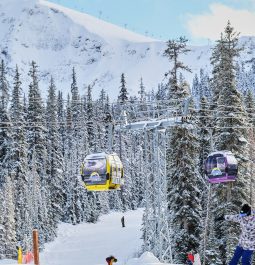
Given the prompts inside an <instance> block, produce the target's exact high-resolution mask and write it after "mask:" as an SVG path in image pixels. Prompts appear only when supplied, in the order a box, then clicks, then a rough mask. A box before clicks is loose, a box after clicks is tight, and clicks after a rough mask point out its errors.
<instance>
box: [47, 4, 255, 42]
mask: <svg viewBox="0 0 255 265" xmlns="http://www.w3.org/2000/svg"><path fill="white" fill-rule="evenodd" d="M49 1H51V2H54V3H57V4H60V5H63V6H66V7H69V8H72V9H75V10H78V11H81V12H85V13H87V14H90V15H93V16H95V17H98V18H101V19H103V20H105V21H108V22H111V23H113V24H116V25H119V26H122V27H126V28H127V29H129V30H132V31H135V32H137V33H141V34H143V35H148V36H152V37H154V38H157V39H162V40H168V39H172V38H177V37H179V36H181V35H182V36H186V37H187V38H188V39H189V40H190V41H191V43H193V44H200V43H201V44H202V43H203V44H204V43H206V42H208V41H212V40H215V39H217V36H219V35H220V32H221V31H222V30H223V29H224V26H225V25H226V23H227V20H228V19H230V21H231V23H232V24H233V26H234V27H235V28H236V29H237V31H239V32H241V33H242V35H254V36H255V27H254V26H253V25H255V0H221V1H213V0H49Z"/></svg>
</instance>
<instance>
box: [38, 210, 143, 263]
mask: <svg viewBox="0 0 255 265" xmlns="http://www.w3.org/2000/svg"><path fill="white" fill-rule="evenodd" d="M123 215H124V216H125V225H126V227H124V228H122V225H121V217H122V216H123ZM142 215H143V209H138V210H136V211H128V212H125V213H120V212H119V213H118V212H117V213H116V212H113V213H110V214H109V215H103V216H101V217H100V219H99V221H98V222H97V223H96V224H90V223H82V224H79V225H75V226H74V225H71V224H65V223H62V224H60V225H59V229H58V236H57V238H56V239H55V240H54V241H53V242H51V243H47V244H46V245H45V249H44V250H43V252H41V253H40V264H41V265H70V264H73V265H105V264H106V262H105V258H106V257H107V256H109V255H114V256H115V257H116V258H117V259H118V262H117V263H115V264H116V265H123V264H125V263H126V262H127V261H128V260H129V259H131V258H132V257H134V255H135V254H136V253H137V252H138V251H139V250H140V249H141V245H142V240H141V236H142V232H141V226H142Z"/></svg>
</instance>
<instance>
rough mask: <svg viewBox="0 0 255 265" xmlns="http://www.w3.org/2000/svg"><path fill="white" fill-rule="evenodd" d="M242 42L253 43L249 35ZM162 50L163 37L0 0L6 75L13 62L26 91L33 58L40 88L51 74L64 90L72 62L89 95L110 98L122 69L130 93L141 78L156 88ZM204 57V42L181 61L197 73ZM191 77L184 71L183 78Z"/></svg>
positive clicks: (39, 3) (38, 4) (45, 5)
mask: <svg viewBox="0 0 255 265" xmlns="http://www.w3.org/2000/svg"><path fill="white" fill-rule="evenodd" d="M245 41H248V46H253V48H254V46H255V40H254V38H250V39H245ZM164 49H165V43H164V42H162V41H158V40H153V39H151V38H148V37H145V36H141V35H138V34H135V33H133V32H130V31H128V30H126V29H122V28H120V27H117V26H114V25H112V24H109V23H106V22H104V21H101V20H99V19H96V18H94V17H91V16H89V15H87V14H83V13H79V12H77V11H73V10H70V9H67V8H64V7H62V6H58V5H56V4H52V3H49V2H47V1H44V0H22V1H21V0H1V1H0V58H2V59H4V60H5V61H6V63H7V66H8V72H9V74H11V75H12V74H13V69H14V68H15V65H16V64H18V66H19V67H20V69H21V72H22V76H23V87H24V89H25V90H27V84H28V82H29V78H28V76H27V73H28V70H29V63H30V62H31V61H32V60H34V61H36V62H37V64H38V65H39V67H40V68H39V69H40V79H41V85H40V86H41V88H42V89H43V90H44V91H46V88H47V86H48V82H49V78H50V75H52V76H53V77H54V78H55V80H56V84H57V87H58V89H61V90H62V91H64V92H66V93H67V92H69V91H70V83H71V68H72V67H73V66H74V67H75V68H76V71H77V77H78V84H79V87H80V90H81V93H85V91H84V86H86V85H88V84H92V83H95V86H94V94H98V92H99V91H100V90H101V89H102V88H104V89H106V91H107V92H108V93H109V94H110V96H111V97H112V99H115V98H116V96H117V93H118V91H119V86H120V75H121V73H125V76H126V82H127V87H128V89H129V92H130V94H134V93H136V92H137V90H138V87H139V79H140V78H141V77H143V80H144V84H145V86H146V87H147V89H151V88H155V89H156V88H157V84H158V83H160V82H161V81H162V80H163V78H164V73H165V72H166V71H167V70H168V69H169V63H168V61H167V59H166V58H165V57H163V51H164ZM247 53H249V54H247ZM245 54H246V55H247V56H248V57H249V58H250V57H252V56H253V57H254V56H255V55H254V49H249V50H248V49H246V51H245ZM209 58H210V47H209V46H204V47H192V52H191V53H190V54H189V55H188V56H186V57H185V58H184V61H185V63H187V64H188V65H189V66H190V67H191V68H192V70H193V71H194V72H197V71H199V69H200V67H201V66H205V67H206V66H207V65H208V63H209ZM192 76H193V75H192V74H188V75H187V79H188V80H191V79H192Z"/></svg>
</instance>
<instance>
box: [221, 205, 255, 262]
mask: <svg viewBox="0 0 255 265" xmlns="http://www.w3.org/2000/svg"><path fill="white" fill-rule="evenodd" d="M225 220H227V221H233V222H237V223H239V224H240V226H241V235H240V238H239V241H238V245H237V247H236V250H235V252H234V256H233V258H232V259H231V261H230V263H229V265H237V264H238V262H239V259H240V258H241V257H242V265H250V264H251V260H252V254H253V251H254V250H255V215H252V214H251V207H250V206H249V205H248V204H244V205H243V206H242V208H241V211H240V214H237V215H225Z"/></svg>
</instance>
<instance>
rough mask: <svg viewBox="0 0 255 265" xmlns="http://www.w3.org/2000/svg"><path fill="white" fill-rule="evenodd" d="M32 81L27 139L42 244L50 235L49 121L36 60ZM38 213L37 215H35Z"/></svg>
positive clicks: (34, 203)
mask: <svg viewBox="0 0 255 265" xmlns="http://www.w3.org/2000/svg"><path fill="white" fill-rule="evenodd" d="M29 76H30V78H31V82H30V85H29V93H28V113H27V122H28V129H27V142H28V165H29V169H30V174H29V175H30V180H29V181H30V182H31V183H32V184H33V186H32V189H33V191H34V192H33V196H32V207H33V212H34V215H33V216H32V218H33V227H36V228H38V229H39V235H40V240H41V241H40V242H41V244H42V245H43V244H44V243H45V241H47V239H48V234H47V228H49V227H48V223H47V206H46V205H47V198H48V194H47V189H46V187H47V175H46V171H45V170H46V162H47V155H46V153H47V151H46V124H45V119H44V117H45V116H44V106H43V103H42V98H41V95H40V90H39V82H38V67H37V65H36V63H35V62H34V61H33V62H32V63H31V69H30V71H29ZM36 215H37V216H36Z"/></svg>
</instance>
